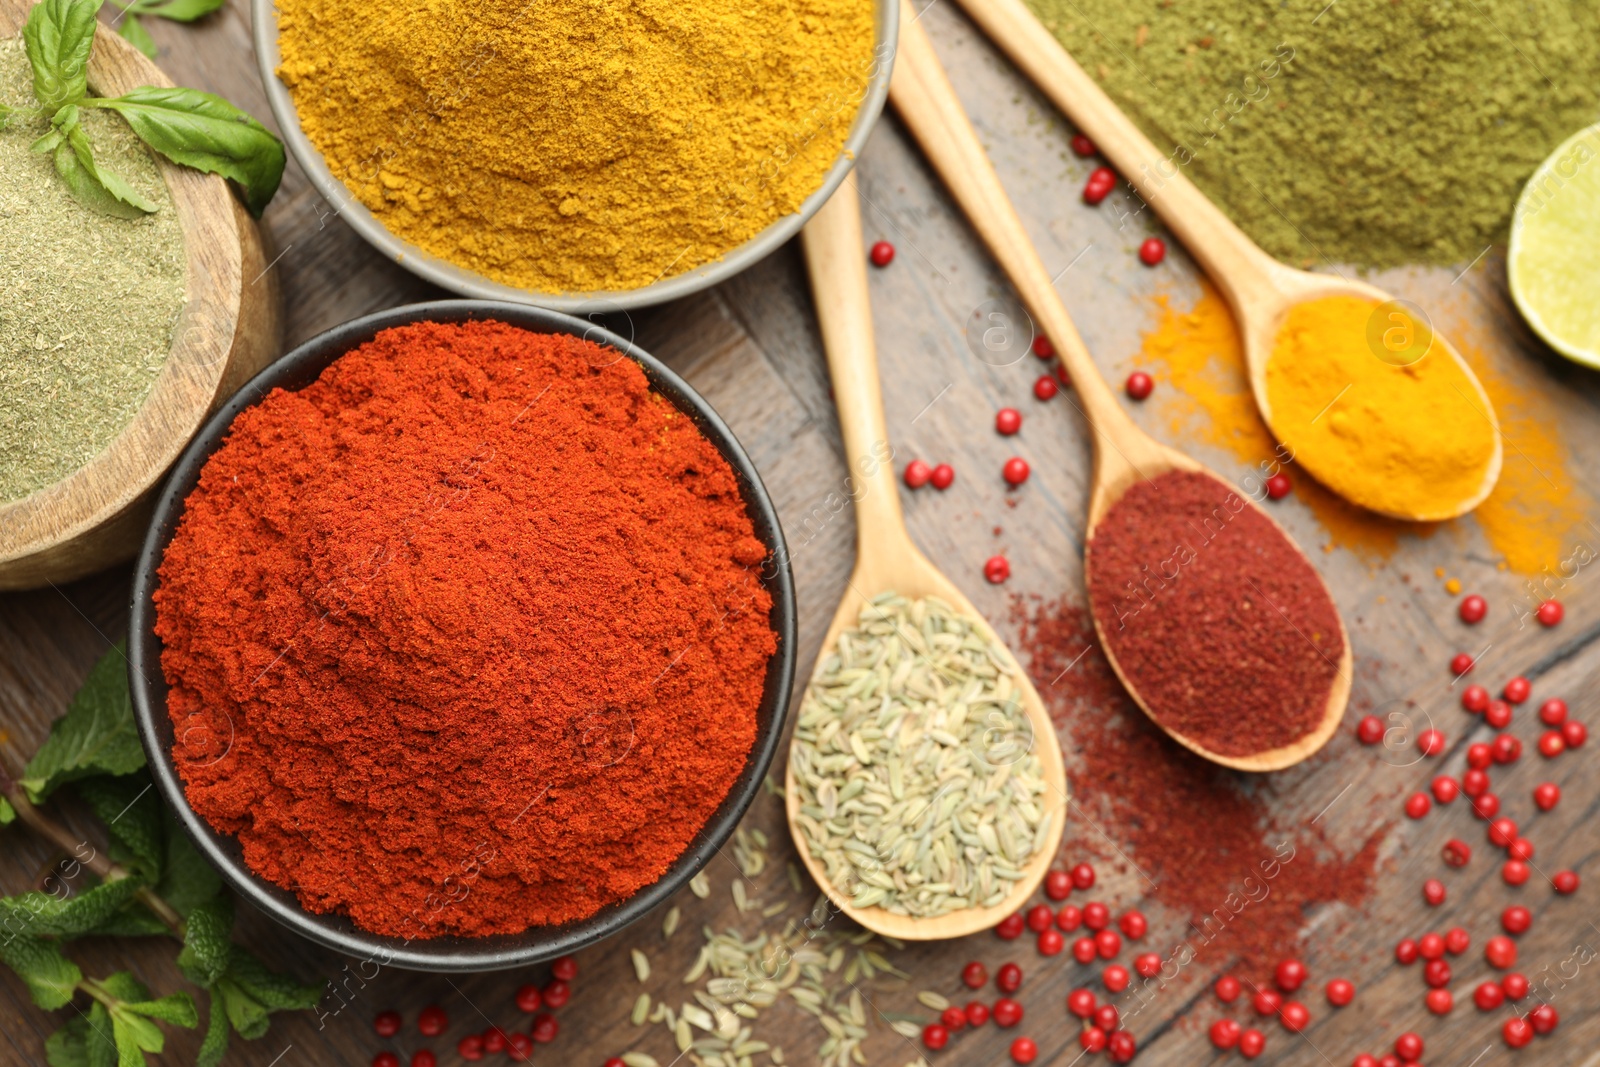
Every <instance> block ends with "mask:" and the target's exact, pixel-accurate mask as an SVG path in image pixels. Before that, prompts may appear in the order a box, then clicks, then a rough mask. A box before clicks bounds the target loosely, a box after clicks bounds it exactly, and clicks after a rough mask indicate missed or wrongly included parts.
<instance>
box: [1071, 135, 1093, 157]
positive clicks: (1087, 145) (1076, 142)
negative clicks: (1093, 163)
mask: <svg viewBox="0 0 1600 1067" xmlns="http://www.w3.org/2000/svg"><path fill="white" fill-rule="evenodd" d="M1094 152H1095V149H1094V142H1093V141H1091V140H1089V138H1087V137H1085V136H1084V135H1083V134H1081V133H1075V134H1073V135H1072V153H1073V155H1077V156H1092V155H1094Z"/></svg>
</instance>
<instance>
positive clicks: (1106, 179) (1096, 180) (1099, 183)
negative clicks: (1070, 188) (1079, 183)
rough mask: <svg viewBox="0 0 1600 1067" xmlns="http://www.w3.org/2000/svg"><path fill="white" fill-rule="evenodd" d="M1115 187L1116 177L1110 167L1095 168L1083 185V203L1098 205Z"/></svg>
mask: <svg viewBox="0 0 1600 1067" xmlns="http://www.w3.org/2000/svg"><path fill="white" fill-rule="evenodd" d="M1116 187H1117V175H1116V173H1115V172H1114V171H1113V170H1112V169H1111V168H1110V167H1096V168H1095V169H1094V170H1093V171H1091V172H1090V174H1089V180H1088V181H1086V182H1084V183H1083V202H1084V203H1086V204H1098V203H1100V201H1102V200H1104V199H1105V198H1106V197H1107V196H1109V195H1111V190H1113V189H1115V188H1116Z"/></svg>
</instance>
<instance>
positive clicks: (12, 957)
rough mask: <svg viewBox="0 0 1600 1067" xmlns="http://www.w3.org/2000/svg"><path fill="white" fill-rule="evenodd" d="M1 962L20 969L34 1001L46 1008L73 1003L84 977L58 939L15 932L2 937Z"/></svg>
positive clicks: (13, 968)
mask: <svg viewBox="0 0 1600 1067" xmlns="http://www.w3.org/2000/svg"><path fill="white" fill-rule="evenodd" d="M0 963H4V964H5V965H6V966H7V967H10V968H11V969H12V970H13V971H16V972H17V977H18V978H21V979H22V981H23V984H24V985H26V986H27V987H28V994H29V995H30V996H31V997H33V1002H34V1003H35V1004H37V1005H38V1006H39V1007H41V1008H43V1009H44V1010H45V1011H53V1010H55V1009H56V1008H59V1007H62V1006H63V1005H65V1004H67V1003H69V1002H71V1000H72V994H73V991H74V990H76V989H77V988H78V983H79V982H81V981H82V980H83V972H82V971H80V970H78V965H77V964H75V963H73V962H72V961H71V960H69V959H67V958H66V957H65V956H63V955H62V954H61V949H60V948H59V947H58V946H57V945H56V943H55V942H54V941H41V940H39V939H38V938H36V937H29V936H27V935H24V934H15V933H12V932H11V931H7V932H6V933H5V935H4V936H3V937H0Z"/></svg>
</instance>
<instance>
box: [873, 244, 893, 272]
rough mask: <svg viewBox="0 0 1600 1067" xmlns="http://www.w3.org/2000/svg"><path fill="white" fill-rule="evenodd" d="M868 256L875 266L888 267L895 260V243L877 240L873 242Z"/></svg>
mask: <svg viewBox="0 0 1600 1067" xmlns="http://www.w3.org/2000/svg"><path fill="white" fill-rule="evenodd" d="M868 256H869V258H870V259H871V260H872V265H873V266H874V267H887V266H888V265H889V264H890V263H893V262H894V245H892V244H890V243H889V242H888V241H876V242H874V243H873V245H872V251H871V252H870V253H868Z"/></svg>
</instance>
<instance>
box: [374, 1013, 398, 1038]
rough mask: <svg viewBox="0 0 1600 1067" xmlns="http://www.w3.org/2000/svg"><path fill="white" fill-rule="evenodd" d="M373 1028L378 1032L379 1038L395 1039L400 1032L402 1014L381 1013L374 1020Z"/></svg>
mask: <svg viewBox="0 0 1600 1067" xmlns="http://www.w3.org/2000/svg"><path fill="white" fill-rule="evenodd" d="M372 1028H373V1029H374V1030H376V1031H377V1032H378V1036H379V1037H393V1036H394V1035H395V1034H398V1033H399V1032H400V1013H399V1012H397V1011H380V1012H379V1013H378V1015H377V1018H375V1019H373V1020H372Z"/></svg>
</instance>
